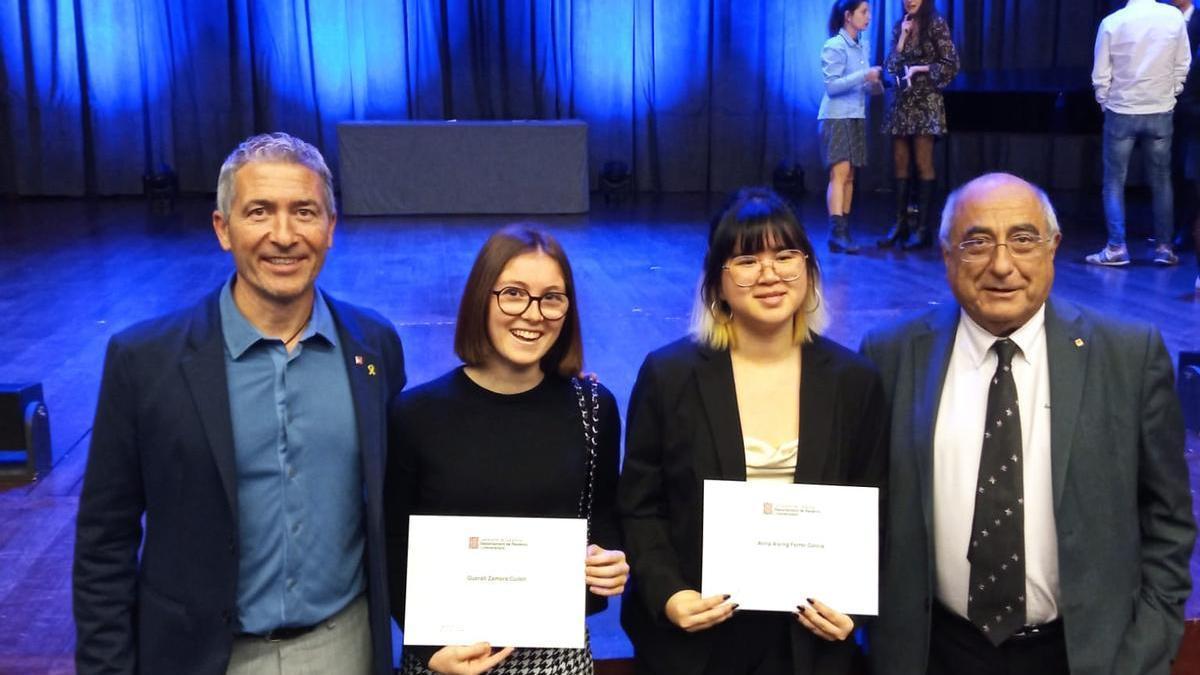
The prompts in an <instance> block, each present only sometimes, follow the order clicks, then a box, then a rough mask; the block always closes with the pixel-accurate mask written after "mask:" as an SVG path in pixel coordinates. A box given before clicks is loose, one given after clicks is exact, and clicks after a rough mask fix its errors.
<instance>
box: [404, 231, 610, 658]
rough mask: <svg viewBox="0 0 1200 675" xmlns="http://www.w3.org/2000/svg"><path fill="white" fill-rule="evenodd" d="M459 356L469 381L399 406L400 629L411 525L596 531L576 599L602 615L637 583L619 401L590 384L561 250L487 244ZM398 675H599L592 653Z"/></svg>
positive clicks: (541, 242)
mask: <svg viewBox="0 0 1200 675" xmlns="http://www.w3.org/2000/svg"><path fill="white" fill-rule="evenodd" d="M454 349H455V352H456V353H457V354H458V356H459V358H461V359H462V360H463V363H464V365H463V366H462V367H460V368H456V369H454V370H453V371H451V372H449V373H447V374H446V375H443V376H442V377H440V378H438V379H436V380H433V381H432V382H429V383H428V384H425V385H423V386H420V387H417V388H415V389H413V390H411V391H408V392H405V393H404V394H402V395H401V396H400V397H399V398H398V399H397V402H396V403H395V404H394V405H393V410H392V415H391V425H390V434H391V443H390V449H389V455H388V466H387V477H386V487H385V495H386V499H387V513H386V516H387V519H388V522H387V530H388V560H389V563H388V564H389V567H390V570H389V587H390V591H391V595H392V613H393V615H394V616H395V618H396V620H397V622H399V623H400V625H401V626H403V620H404V593H405V567H406V564H405V563H406V560H407V556H408V517H409V515H411V514H432V515H464V516H522V517H586V518H588V521H589V531H590V546H589V547H588V549H587V551H580V552H579V563H580V572H581V575H580V578H581V579H583V580H585V584H586V586H587V588H586V589H585V588H580V589H579V592H580V593H585V592H586V593H587V594H588V598H587V599H588V603H587V607H588V612H589V613H593V612H596V611H600V610H601V609H603V608H604V607H605V605H606V604H607V598H608V597H610V596H613V595H618V594H620V593H621V591H622V590H623V589H624V586H625V580H626V577H627V575H628V571H629V566H628V565H627V564H626V563H625V554H624V553H622V552H621V551H620V550H619V549H620V544H619V534H618V529H617V522H616V518H615V515H614V511H613V506H614V499H615V491H616V481H617V463H618V453H619V448H620V438H619V437H620V426H621V422H620V418H619V416H618V412H617V409H616V403H615V401H614V399H613V396H612V394H611V393H609V391H608V390H607V389H605V388H604V387H603V386H601V385H599V384H598V383H597V382H596V381H595V379H594V378H582V377H580V370H581V368H582V366H583V343H582V340H581V337H580V328H579V309H578V306H577V303H576V295H575V281H574V278H573V277H572V274H571V266H570V263H569V262H568V261H567V256H566V254H565V253H564V252H563V249H562V247H561V246H560V245H559V244H558V242H557V241H556V240H555V239H554V238H553V237H551V236H550V235H548V234H545V233H544V232H541V231H539V230H537V229H533V228H530V227H526V226H510V227H508V228H505V229H502V230H500V231H499V232H496V233H495V234H493V235H492V236H491V238H489V239H488V240H487V242H486V243H485V244H484V245H483V249H482V250H481V251H480V252H479V256H478V257H477V258H476V259H475V264H474V266H473V267H472V269H471V273H470V276H469V277H468V278H467V284H466V288H465V289H464V290H463V297H462V302H461V305H460V306H459V312H458V324H457V326H456V328H455V335H454ZM494 611H496V612H501V613H505V612H520V611H522V608H520V607H496V608H494ZM489 669H490V670H489ZM400 672H401V673H404V674H408V675H425V674H428V673H431V672H437V673H469V674H475V673H482V672H489V673H494V674H496V675H505V674H509V675H515V674H525V673H528V674H534V673H536V674H538V675H543V674H545V675H590V674H591V673H592V656H591V652H590V650H589V649H588V648H586V647H585V648H584V649H517V650H515V651H514V650H512V649H511V648H507V647H506V648H504V649H500V650H493V649H492V647H491V645H488V644H485V643H477V644H474V645H458V646H446V647H442V648H440V649H438V648H421V647H406V648H405V649H404V655H403V659H402V663H401V669H400Z"/></svg>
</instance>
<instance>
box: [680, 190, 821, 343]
mask: <svg viewBox="0 0 1200 675" xmlns="http://www.w3.org/2000/svg"><path fill="white" fill-rule="evenodd" d="M788 248H791V249H797V250H799V251H803V252H804V255H805V256H806V258H807V259H806V260H805V268H806V270H807V273H808V274H807V276H808V292H807V294H806V295H805V297H804V301H803V302H802V303H801V306H800V310H799V311H798V312H796V316H795V318H794V323H793V330H792V335H793V338H794V339H795V341H796V342H797V343H802V342H808V341H810V340H811V339H812V336H813V333H818V332H820V331H822V330H824V329H825V326H826V325H827V324H828V323H829V319H828V315H827V313H826V310H825V307H824V305H823V303H822V302H821V269H820V266H819V265H818V264H817V255H816V251H814V250H813V245H812V242H811V241H810V240H809V238H808V233H807V232H805V230H804V226H803V225H801V224H800V220H799V219H798V218H797V217H796V212H795V211H794V210H793V209H792V207H791V206H789V205H788V203H787V202H786V201H785V200H784V199H783V198H782V197H780V196H779V195H778V194H776V193H775V192H773V191H772V190H770V189H769V188H765V187H756V188H742V189H741V190H738V191H737V192H736V193H734V194H733V196H732V197H730V199H729V200H728V202H726V204H725V206H724V208H722V209H721V210H720V212H718V213H717V215H716V217H714V218H713V220H712V223H711V224H710V225H709V230H708V252H707V253H706V254H705V256H704V275H703V277H702V278H701V280H700V292H699V293H698V294H697V298H696V307H695V308H694V310H693V312H692V314H693V316H692V332H693V333H694V334H695V336H696V338H697V339H698V340H699V341H700V342H702V343H704V344H706V345H708V346H710V347H712V348H714V349H727V348H729V347H730V346H732V345H733V343H734V341H735V339H736V336H735V335H734V334H733V330H732V325H731V324H730V323H729V321H728V318H727V317H728V316H729V315H730V314H729V313H730V308H729V305H728V303H726V302H725V300H724V299H723V298H722V297H721V280H722V277H723V274H724V271H725V270H724V265H725V262H726V261H727V260H729V259H730V258H733V257H735V256H739V255H746V254H755V253H758V252H760V251H768V250H782V249H788Z"/></svg>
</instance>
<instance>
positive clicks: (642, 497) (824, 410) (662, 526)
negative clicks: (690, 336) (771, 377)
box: [617, 336, 888, 675]
mask: <svg viewBox="0 0 1200 675" xmlns="http://www.w3.org/2000/svg"><path fill="white" fill-rule="evenodd" d="M802 358H803V375H802V383H801V386H800V450H799V456H798V458H797V462H796V474H795V481H796V482H798V483H824V484H839V485H861V486H874V487H881V488H882V487H883V482H884V479H885V478H886V476H887V445H886V443H887V428H888V426H887V424H888V415H887V408H886V405H885V402H884V397H883V388H882V385H881V383H880V379H879V375H878V373H877V372H876V371H875V368H874V367H873V366H871V365H870V364H869V363H868V362H867V361H866V360H865V359H863V358H862V357H860V356H858V355H857V354H855V353H853V352H851V351H849V350H847V349H845V348H844V347H842V346H840V345H838V344H836V343H834V342H832V341H830V340H828V339H825V338H823V337H819V336H818V337H816V338H815V339H814V341H813V342H811V343H809V344H806V345H804V347H803V350H802ZM706 479H727V480H745V479H746V460H745V444H744V441H743V435H742V430H741V423H740V420H739V418H738V408H737V399H736V394H735V391H734V382H733V366H732V362H731V361H730V356H729V352H728V351H718V350H714V349H710V348H708V347H703V346H700V345H697V344H696V343H695V342H692V341H691V340H686V339H685V340H680V341H678V342H675V343H673V344H670V345H667V346H666V347H664V348H662V349H660V350H658V351H656V352H653V353H652V354H650V355H649V356H647V357H646V361H645V363H643V364H642V368H641V371H640V372H639V373H638V379H637V383H636V384H635V385H634V387H633V394H632V396H631V397H630V402H629V416H628V433H627V435H626V439H625V464H624V468H623V470H622V474H621V478H620V483H619V486H618V490H617V508H618V512H619V515H620V516H621V524H622V527H623V530H624V540H625V542H624V543H625V551H626V554H627V555H628V556H629V561H630V565H631V567H632V573H631V575H630V577H631V578H630V583H629V585H628V587H627V588H626V591H625V597H624V600H623V602H622V610H621V624H622V626H623V627H624V628H625V631H626V632H627V633H628V634H629V637H630V640H632V642H633V645H634V649H635V651H636V652H637V657H638V661H639V665H640V666H641V667H643V668H646V669H648V672H653V673H662V674H663V675H686V674H689V673H699V672H701V671H702V670H703V669H704V667H705V664H706V662H707V660H708V655H709V652H710V651H711V649H712V644H713V639H712V636H711V634H710V631H701V632H698V633H692V634H689V633H686V632H684V631H683V630H681V629H679V628H678V627H676V626H675V625H674V624H672V623H671V622H670V621H669V620H668V619H667V618H666V614H665V612H664V607H665V605H666V602H667V599H668V598H670V597H671V596H672V595H674V594H675V593H676V592H678V591H681V590H685V589H696V590H698V589H699V588H700V567H701V536H702V532H703V530H702V523H701V520H702V514H703V504H702V499H703V494H704V492H703V488H704V480H706ZM881 503H882V500H881ZM880 522H881V523H882V522H884V521H883V519H882V518H881V520H880ZM792 648H793V654H794V655H795V672H796V673H815V672H822V673H840V672H845V671H846V670H847V669H848V668H849V664H850V661H851V659H852V658H853V657H854V652H855V649H856V647H855V644H854V640H853V639H848V640H846V641H845V642H841V643H837V644H834V643H829V642H826V641H824V640H821V639H820V638H817V637H816V636H814V635H812V634H811V633H809V631H808V630H807V629H805V628H804V627H803V626H801V625H800V624H799V623H794V625H793V627H792Z"/></svg>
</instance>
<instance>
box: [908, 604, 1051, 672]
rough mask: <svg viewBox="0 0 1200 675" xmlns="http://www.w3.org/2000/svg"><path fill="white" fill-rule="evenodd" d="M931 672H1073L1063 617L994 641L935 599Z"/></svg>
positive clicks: (930, 658)
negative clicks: (1033, 632) (1035, 630)
mask: <svg viewBox="0 0 1200 675" xmlns="http://www.w3.org/2000/svg"><path fill="white" fill-rule="evenodd" d="M928 672H929V675H965V674H967V673H969V674H970V675H1069V673H1070V670H1069V668H1068V667H1067V643H1066V639H1065V637H1064V636H1063V631H1062V621H1055V622H1053V623H1050V624H1046V626H1045V627H1044V629H1043V630H1042V631H1041V632H1040V633H1038V634H1037V635H1031V636H1028V637H1016V636H1014V637H1011V638H1009V639H1008V640H1006V641H1004V642H1002V643H1001V644H1000V646H999V647H997V646H995V645H993V644H992V643H991V642H990V641H989V640H988V639H987V638H986V637H984V636H983V633H981V632H979V629H977V628H976V627H975V625H974V624H972V623H971V622H970V621H967V620H966V619H964V618H962V617H960V616H958V615H957V614H955V613H953V612H951V611H950V610H948V609H946V608H945V607H942V606H941V605H940V604H938V603H935V606H934V609H933V631H932V633H931V634H930V640H929V671H928Z"/></svg>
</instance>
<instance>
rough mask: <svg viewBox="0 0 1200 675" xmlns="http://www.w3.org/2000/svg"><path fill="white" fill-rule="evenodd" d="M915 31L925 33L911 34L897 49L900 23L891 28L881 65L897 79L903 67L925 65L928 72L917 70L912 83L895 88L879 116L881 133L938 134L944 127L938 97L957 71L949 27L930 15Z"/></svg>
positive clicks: (902, 72)
mask: <svg viewBox="0 0 1200 675" xmlns="http://www.w3.org/2000/svg"><path fill="white" fill-rule="evenodd" d="M918 30H920V31H928V32H929V35H928V36H916V37H919V38H921V39H917V40H913V39H911V38H912V37H914V36H911V35H910V36H909V37H910V39H909V40H906V41H905V44H904V49H903V50H902V51H898V50H897V49H896V45H897V44H898V43H899V42H900V22H899V21H897V22H896V26H895V27H894V28H893V29H892V49H891V53H889V54H888V57H887V61H885V62H884V68H885V69H886V70H887V72H888V73H891V75H892V76H893V77H895V78H897V79H899V78H901V77H904V67H905V66H920V65H926V64H928V65H929V72H928V73H918V74H916V75H914V76H913V78H912V86H911V87H909V88H907V89H904V90H902V91H901V90H899V89H897V90H895V93H894V94H893V95H892V99H891V101H890V102H889V105H888V107H887V111H886V112H885V113H884V116H883V132H884V133H886V134H891V135H892V136H926V135H927V136H941V135H942V134H945V133H946V131H947V129H946V104H945V102H944V101H943V100H942V90H943V89H945V88H946V87H947V86H948V85H949V84H950V82H951V81H953V80H954V76H955V75H957V74H958V52H957V51H956V50H955V49H954V41H953V40H951V39H950V27H949V26H947V25H946V21H945V19H943V18H942V17H940V16H934V17H933V20H932V21H930V23H929V25H928V26H919V27H918Z"/></svg>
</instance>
